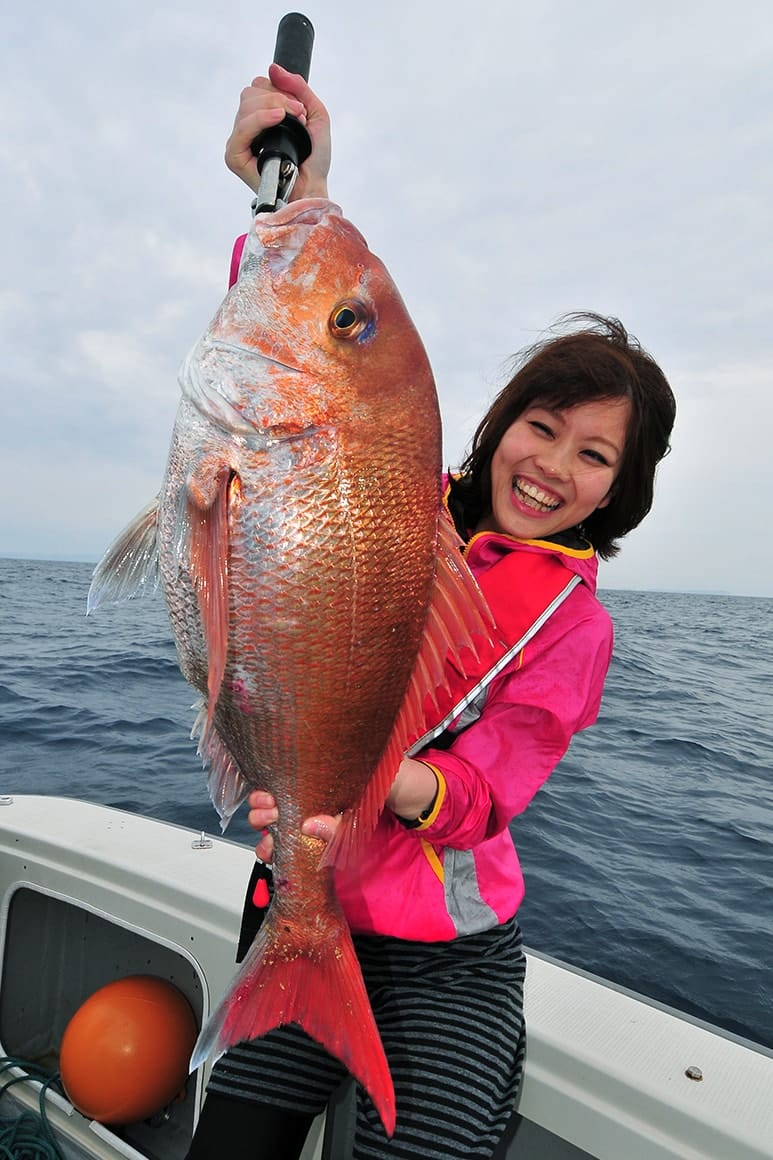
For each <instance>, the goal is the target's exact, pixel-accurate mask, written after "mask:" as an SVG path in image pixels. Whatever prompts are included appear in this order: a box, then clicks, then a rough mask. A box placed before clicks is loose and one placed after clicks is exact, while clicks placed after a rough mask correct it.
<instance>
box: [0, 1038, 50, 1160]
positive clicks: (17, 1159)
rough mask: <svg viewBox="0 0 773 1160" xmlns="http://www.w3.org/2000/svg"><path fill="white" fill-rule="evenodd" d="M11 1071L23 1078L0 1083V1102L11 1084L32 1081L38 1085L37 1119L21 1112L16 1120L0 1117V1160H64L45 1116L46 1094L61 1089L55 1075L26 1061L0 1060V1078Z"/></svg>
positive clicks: (6, 1057)
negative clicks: (14, 1069) (17, 1071)
mask: <svg viewBox="0 0 773 1160" xmlns="http://www.w3.org/2000/svg"><path fill="white" fill-rule="evenodd" d="M12 1068H20V1069H21V1070H22V1071H23V1072H24V1073H25V1074H24V1075H15V1076H12V1077H11V1078H10V1079H6V1080H4V1081H2V1082H0V1099H2V1098H3V1096H4V1095H5V1093H6V1092H7V1091H8V1089H9V1088H11V1087H13V1086H14V1084H17V1083H29V1082H30V1081H31V1080H32V1081H35V1082H37V1083H39V1084H41V1088H40V1092H39V1096H38V1108H39V1116H35V1115H34V1114H33V1113H32V1112H21V1113H20V1114H19V1115H17V1116H9V1117H3V1116H0V1160H64V1156H63V1155H62V1152H61V1151H60V1149H59V1147H58V1146H57V1143H56V1139H55V1137H54V1133H53V1131H52V1130H51V1125H50V1124H49V1122H48V1114H47V1112H46V1092H47V1091H48V1089H49V1088H50V1087H51V1086H52V1085H53V1084H58V1085H59V1087H60V1089H61V1084H60V1083H59V1075H58V1073H55V1074H54V1075H51V1073H50V1072H47V1071H44V1070H43V1068H41V1067H38V1065H37V1064H35V1063H30V1062H28V1061H27V1060H24V1059H13V1058H11V1056H0V1076H2V1075H3V1073H4V1072H8V1071H10V1070H11V1069H12Z"/></svg>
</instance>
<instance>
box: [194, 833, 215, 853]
mask: <svg viewBox="0 0 773 1160" xmlns="http://www.w3.org/2000/svg"><path fill="white" fill-rule="evenodd" d="M212 845H213V842H212V839H211V838H208V837H207V835H206V834H205V833H204V831H203V830H202V831H201V835H200V836H199V837H198V838H194V839H193V841H192V842H191V849H192V850H211V849H212Z"/></svg>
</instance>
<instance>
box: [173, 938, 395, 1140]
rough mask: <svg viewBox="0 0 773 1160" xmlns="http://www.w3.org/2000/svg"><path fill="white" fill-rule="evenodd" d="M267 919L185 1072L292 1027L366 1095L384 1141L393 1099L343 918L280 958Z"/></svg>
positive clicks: (392, 1114) (391, 1118)
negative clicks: (314, 1043) (339, 1065)
mask: <svg viewBox="0 0 773 1160" xmlns="http://www.w3.org/2000/svg"><path fill="white" fill-rule="evenodd" d="M274 925H275V924H273V923H272V922H271V921H270V918H267V919H266V921H265V922H264V924H263V927H262V928H261V930H260V931H259V932H258V935H257V937H256V939H255V941H254V942H253V944H252V946H251V947H250V950H249V951H248V952H247V956H246V958H245V959H244V962H243V963H242V965H241V968H240V970H239V971H238V973H237V974H236V976H235V977H234V980H233V982H232V984H231V986H230V987H229V989H228V991H227V993H226V995H225V996H224V998H223V999H222V1000H221V1002H220V1004H219V1005H218V1007H217V1008H216V1010H215V1011H214V1013H213V1014H212V1015H211V1016H210V1018H209V1020H208V1021H207V1023H206V1024H205V1026H204V1027H203V1029H202V1031H201V1034H200V1035H199V1038H198V1040H197V1042H196V1046H195V1047H194V1049H193V1055H192V1057H191V1064H190V1066H191V1071H193V1070H195V1069H196V1068H197V1067H199V1065H200V1064H201V1063H203V1062H204V1060H205V1059H207V1058H208V1057H209V1056H210V1055H214V1057H215V1058H218V1057H219V1056H220V1055H222V1054H223V1053H224V1052H225V1051H226V1050H227V1049H228V1048H229V1047H231V1046H232V1045H233V1044H235V1043H241V1042H243V1041H245V1040H250V1039H257V1038H259V1037H260V1036H261V1035H265V1034H266V1033H267V1032H268V1031H271V1030H272V1029H273V1028H275V1027H280V1026H282V1025H284V1024H287V1023H297V1024H298V1025H299V1026H300V1027H302V1028H303V1030H304V1031H305V1032H306V1033H307V1035H309V1036H311V1038H312V1039H315V1040H316V1041H317V1042H318V1043H321V1044H322V1046H323V1047H324V1048H325V1049H326V1051H328V1052H329V1053H330V1054H331V1055H333V1056H335V1058H336V1059H339V1060H340V1061H341V1062H342V1063H343V1064H344V1066H345V1067H346V1068H347V1069H348V1071H349V1072H350V1073H351V1074H352V1075H353V1076H354V1078H355V1079H356V1080H357V1082H358V1083H360V1084H361V1085H362V1086H363V1088H365V1090H366V1091H367V1092H368V1094H369V1095H370V1098H371V1099H372V1101H373V1104H374V1106H375V1107H376V1110H377V1111H378V1114H379V1116H380V1117H381V1121H382V1123H383V1125H384V1128H385V1130H386V1132H387V1134H388V1135H389V1136H391V1135H392V1134H393V1132H394V1128H395V1114H396V1113H395V1093H394V1086H393V1084H392V1077H391V1075H390V1073H389V1064H388V1063H387V1059H386V1055H385V1054H384V1048H383V1045H382V1043H381V1037H380V1035H379V1032H378V1027H377V1026H376V1021H375V1019H374V1017H373V1011H372V1009H371V1006H370V1000H369V999H368V994H367V991H366V990H365V984H364V982H363V979H362V972H361V970H360V964H359V962H358V960H357V955H356V954H355V950H354V945H353V943H352V939H351V935H350V933H349V929H348V927H347V926H346V924H345V922H344V921H343V919H341V920H340V922H339V923H338V925H337V926H336V928H335V929H334V931H332V932H328V933H327V934H326V936H325V938H324V941H321V942H319V943H314V944H313V945H311V946H308V947H304V948H299V949H297V950H296V951H295V952H294V953H291V954H289V955H288V954H287V948H286V947H283V948H282V950H281V953H272V952H274V951H277V950H279V947H278V941H279V940H278V939H277V938H276V937H275V934H274V929H273V928H274Z"/></svg>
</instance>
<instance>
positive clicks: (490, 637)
mask: <svg viewBox="0 0 773 1160" xmlns="http://www.w3.org/2000/svg"><path fill="white" fill-rule="evenodd" d="M461 547H462V540H461V539H460V537H459V535H458V534H457V531H456V528H455V527H454V525H453V521H452V520H451V517H450V516H449V514H448V512H447V511H446V509H445V507H441V509H440V511H439V514H438V533H437V560H436V570H435V582H434V585H433V589H432V594H431V599H430V604H429V608H428V612H427V621H426V624H425V629H424V636H423V638H422V642H421V646H420V648H419V652H418V655H417V658H416V663H415V665H414V668H413V673H412V675H411V679H410V681H409V683H408V688H407V690H406V693H405V697H404V698H403V703H402V706H401V708H400V712H399V714H398V716H397V719H396V721H395V726H394V729H393V730H392V734H391V736H390V738H389V741H388V742H387V745H386V748H385V750H384V753H383V754H382V756H381V759H380V761H379V764H378V766H377V768H376V770H375V772H374V774H373V776H372V777H371V779H370V781H369V782H368V785H367V786H366V788H365V791H364V793H363V795H362V798H361V799H360V801H359V803H358V804H357V805H356V806H355V808H354V809H353V810H351V811H349V812H348V813H346V814H344V817H343V819H342V821H341V824H340V826H339V827H338V830H337V831H336V835H335V837H334V838H333V840H332V841H331V842H330V843H329V845H328V847H327V849H326V851H325V854H324V856H323V859H322V864H323V865H328V866H332V865H335V866H339V867H341V866H347V865H353V864H355V863H356V862H357V860H358V859H359V857H360V855H361V852H362V849H363V847H364V845H365V844H366V843H367V841H368V839H369V838H370V836H371V835H372V833H373V830H374V829H375V827H376V824H377V822H378V819H379V816H380V814H381V811H382V809H383V808H384V802H385V801H386V798H387V795H388V794H389V790H390V789H391V786H392V782H393V781H394V779H395V775H396V773H397V770H398V768H399V765H400V762H401V761H402V759H403V757H404V756H405V753H406V751H407V750H408V749H410V747H411V746H412V745H413V744H414V742H415V741H417V740H418V739H419V738H420V737H422V736H423V735H424V734H425V733H426V732H427V730H428V729H429V728H431V727H432V726H433V725H434V724H435V723H436V722H437V721H438V720H439V719H440V718H441V717H442V712H441V711H440V705H439V695H440V694H441V693H446V692H448V690H449V684H448V676H447V661H448V660H449V659H452V660H453V661H454V663H455V664H456V666H457V667H458V668H459V669H460V671H461V672H462V673H463V674H465V675H466V673H467V668H466V665H465V656H466V657H467V661H468V664H469V658H470V657H472V658H475V659H477V657H478V656H479V650H480V647H481V646H482V645H487V646H488V645H491V644H493V642H494V633H495V630H496V625H495V621H494V617H493V616H492V614H491V611H490V609H489V606H488V604H487V602H486V598H485V597H484V595H483V593H482V592H481V590H480V588H479V587H478V584H477V581H476V579H475V577H474V576H473V574H472V572H471V571H470V569H469V567H468V565H467V562H466V561H465V559H464V557H463V555H462V553H461V550H460V549H461Z"/></svg>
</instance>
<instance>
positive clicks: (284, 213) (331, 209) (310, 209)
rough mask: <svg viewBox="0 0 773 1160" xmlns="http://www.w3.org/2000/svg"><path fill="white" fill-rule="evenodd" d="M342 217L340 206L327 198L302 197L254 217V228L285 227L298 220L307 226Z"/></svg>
mask: <svg viewBox="0 0 773 1160" xmlns="http://www.w3.org/2000/svg"><path fill="white" fill-rule="evenodd" d="M331 216H332V217H343V213H342V210H341V207H340V205H338V204H337V203H336V202H334V201H330V199H329V198H327V197H302V198H299V200H298V201H291V202H288V203H287V205H283V206H281V208H280V209H277V210H274V211H273V213H271V212H268V213H259V214H256V215H255V219H254V220H255V227H256V229H261V228H262V227H264V226H268V227H271V226H286V225H289V224H290V223H291V222H298V221H299V219H302V220H304V221H307V222H309V224H312V223H316V222H320V221H322V220H323V219H324V218H326V217H331Z"/></svg>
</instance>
